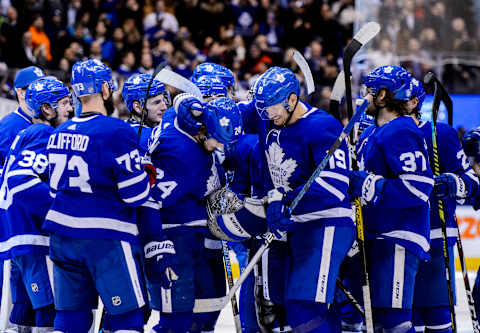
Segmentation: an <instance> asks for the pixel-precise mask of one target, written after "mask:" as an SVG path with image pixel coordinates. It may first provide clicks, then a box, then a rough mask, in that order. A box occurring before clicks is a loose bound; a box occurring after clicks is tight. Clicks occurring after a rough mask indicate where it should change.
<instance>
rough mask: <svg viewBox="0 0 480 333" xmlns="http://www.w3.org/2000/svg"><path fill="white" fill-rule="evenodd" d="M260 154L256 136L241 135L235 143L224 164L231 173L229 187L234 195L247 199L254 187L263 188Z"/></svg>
mask: <svg viewBox="0 0 480 333" xmlns="http://www.w3.org/2000/svg"><path fill="white" fill-rule="evenodd" d="M261 154H262V152H261V151H260V147H259V144H258V135H257V134H245V135H242V136H241V137H240V138H239V139H238V141H237V142H236V143H235V149H234V150H233V152H232V154H231V156H229V158H228V159H227V160H226V161H225V162H224V166H225V168H226V169H228V170H229V171H231V172H232V173H233V176H232V177H231V178H232V179H230V182H229V187H230V188H231V189H232V190H233V191H234V192H235V193H238V194H240V195H242V196H248V197H249V196H251V195H252V194H253V192H254V190H253V188H254V187H255V188H263V187H264V179H263V178H264V177H263V175H264V173H262V171H261V170H262V169H261V168H262V162H261ZM264 195H266V193H265V194H263V195H262V196H264Z"/></svg>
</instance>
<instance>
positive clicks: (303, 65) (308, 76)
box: [292, 50, 315, 95]
mask: <svg viewBox="0 0 480 333" xmlns="http://www.w3.org/2000/svg"><path fill="white" fill-rule="evenodd" d="M292 57H293V60H295V62H296V63H297V65H298V67H300V70H301V71H302V74H303V76H304V77H305V83H306V84H307V93H308V94H309V95H310V94H311V93H313V92H314V91H315V83H314V82H313V75H312V71H311V70H310V66H308V63H307V61H306V60H305V58H304V57H303V55H302V54H301V53H300V52H298V51H297V50H293V55H292Z"/></svg>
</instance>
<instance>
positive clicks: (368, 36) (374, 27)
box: [353, 22, 381, 46]
mask: <svg viewBox="0 0 480 333" xmlns="http://www.w3.org/2000/svg"><path fill="white" fill-rule="evenodd" d="M380 29H381V28H380V24H378V23H377V22H368V23H367V24H365V25H364V26H363V27H362V28H361V29H360V30H359V31H358V32H357V33H356V34H355V36H353V39H355V40H356V41H358V42H359V43H360V44H362V46H363V45H365V44H366V43H368V42H369V41H371V40H372V39H373V38H374V37H375V36H376V35H377V34H378V33H379V32H380Z"/></svg>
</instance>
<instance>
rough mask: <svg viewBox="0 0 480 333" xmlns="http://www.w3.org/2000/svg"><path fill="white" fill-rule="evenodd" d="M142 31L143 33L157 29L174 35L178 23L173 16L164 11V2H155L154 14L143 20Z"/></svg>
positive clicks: (160, 0) (161, 0) (159, 0)
mask: <svg viewBox="0 0 480 333" xmlns="http://www.w3.org/2000/svg"><path fill="white" fill-rule="evenodd" d="M143 29H144V31H145V32H148V31H149V30H150V29H159V30H162V31H164V32H167V33H171V34H174V35H175V34H176V33H177V31H178V21H177V19H176V18H175V16H174V15H172V14H171V13H168V12H166V11H165V1H164V0H157V1H156V2H155V12H153V13H150V14H148V15H147V16H146V17H145V19H144V20H143Z"/></svg>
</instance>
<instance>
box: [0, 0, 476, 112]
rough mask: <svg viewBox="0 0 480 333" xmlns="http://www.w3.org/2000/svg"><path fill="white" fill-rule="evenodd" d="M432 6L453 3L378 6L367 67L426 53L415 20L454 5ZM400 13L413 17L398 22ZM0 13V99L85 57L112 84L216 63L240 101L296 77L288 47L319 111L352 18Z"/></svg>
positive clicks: (273, 5) (296, 10)
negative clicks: (109, 73) (312, 87)
mask: <svg viewBox="0 0 480 333" xmlns="http://www.w3.org/2000/svg"><path fill="white" fill-rule="evenodd" d="M357 1H358V0H357ZM364 1H365V0H364ZM466 1H471V0H466ZM404 2H405V4H404V6H403V7H399V3H404ZM437 2H442V3H443V2H446V3H451V4H454V3H455V2H456V1H454V0H441V1H433V0H432V1H431V0H415V1H414V0H405V1H403V0H402V1H396V0H384V1H382V5H381V8H380V10H381V13H379V17H380V18H381V20H382V21H381V22H379V23H381V24H382V25H383V26H384V29H383V31H384V33H383V34H382V37H381V38H380V39H377V40H378V42H377V45H378V46H377V47H376V49H375V52H377V53H373V54H372V56H373V57H374V59H373V60H372V62H373V63H374V65H375V66H376V65H378V64H377V62H378V60H381V61H387V60H389V58H388V55H389V53H392V52H397V51H398V50H399V49H402V48H407V49H408V50H412V51H416V50H415V47H420V48H421V52H424V51H425V52H429V50H430V49H429V46H428V45H429V44H428V43H427V44H428V45H425V48H424V45H423V44H425V43H426V41H428V40H429V38H430V39H431V38H432V36H431V35H432V29H431V27H427V26H422V24H421V19H420V18H421V17H427V15H436V14H439V15H440V16H439V17H437V19H438V20H447V19H449V18H452V17H454V16H455V15H457V14H456V12H454V11H452V10H451V9H452V8H456V9H457V10H460V9H459V8H460V7H463V6H453V7H452V8H450V7H451V6H445V5H444V6H443V11H442V9H441V8H440V7H439V5H438V4H436V6H432V4H435V3H437ZM412 4H413V7H411V6H412ZM422 6H423V7H422ZM405 8H406V9H405ZM421 8H423V11H422V9H421ZM401 10H404V11H405V13H406V14H408V13H413V14H411V15H410V14H409V15H405V17H403V15H399V14H398V13H399V12H400V11H401ZM408 10H411V12H408ZM407 12H408V13H407ZM442 13H443V14H442ZM0 14H1V16H0V77H1V78H0V80H1V81H0V82H1V89H0V96H2V97H12V95H11V92H10V85H11V77H13V75H14V73H12V71H13V69H15V68H21V67H25V66H29V65H32V64H35V65H37V66H40V67H42V68H44V69H46V70H47V71H50V72H51V73H53V74H55V75H56V76H57V77H58V78H60V79H62V80H65V81H67V82H68V80H69V73H70V70H71V67H72V65H73V64H74V63H75V62H76V61H77V60H80V59H83V58H86V57H93V58H97V59H101V60H102V61H104V62H105V63H107V64H109V65H110V66H111V67H112V68H113V70H114V71H115V72H116V73H117V75H118V78H119V81H120V83H121V82H122V80H124V79H125V78H126V77H128V76H129V75H131V74H133V73H139V72H140V73H151V72H153V70H154V68H155V66H156V65H157V64H159V63H161V62H162V61H165V60H166V61H168V64H169V66H170V67H171V68H172V69H173V70H174V71H176V72H177V73H180V74H181V75H184V76H185V77H190V75H191V73H192V70H193V68H194V67H195V66H196V65H197V64H198V63H200V62H204V61H212V62H217V63H219V64H223V65H225V66H227V67H228V68H230V69H232V71H233V72H234V74H235V75H236V77H237V81H238V92H239V94H240V95H243V94H246V91H247V90H248V87H249V85H250V84H251V83H252V80H253V79H255V78H256V77H257V76H258V75H259V74H261V73H263V72H264V71H265V70H266V69H267V68H268V67H270V66H273V65H281V66H289V67H291V68H292V69H295V64H294V63H293V62H292V61H291V59H290V57H289V52H288V49H289V48H296V49H298V50H300V51H301V52H303V54H304V55H305V57H306V59H307V60H308V62H309V65H310V67H311V69H312V72H313V77H314V80H315V83H316V85H317V91H316V93H315V95H314V96H313V101H312V102H314V103H316V104H317V105H319V106H325V105H326V103H327V102H328V98H329V94H330V87H331V85H332V84H333V82H334V80H335V78H336V76H337V74H338V72H339V66H340V65H341V61H340V59H341V56H342V50H343V48H344V47H345V45H346V44H347V43H348V41H349V39H350V38H351V36H352V33H353V23H354V22H355V19H356V12H355V4H354V0H323V1H322V0H223V1H222V0H182V1H174V0H2V1H0ZM412 15H413V16H414V17H413V18H412ZM442 15H443V16H442ZM462 15H463V14H461V13H458V16H460V17H464V16H462ZM437 16H438V15H437ZM430 21H431V22H436V21H435V20H433V19H432V20H429V22H430ZM447 22H450V21H448V20H447ZM437 23H438V22H437ZM470 23H472V22H465V21H463V23H462V22H460V23H459V22H455V20H452V21H451V31H452V33H449V36H450V37H451V41H449V42H451V43H453V45H454V48H462V50H463V49H464V48H465V49H468V48H470V47H474V46H471V45H470V44H469V43H475V42H473V41H471V40H475V39H474V38H473V37H474V34H475V32H474V31H470V30H471V29H470V28H469V27H470V25H469V24H470ZM438 24H441V25H442V26H443V25H445V23H438ZM396 29H397V30H398V29H400V30H401V31H407V32H408V33H409V34H410V35H408V36H407V35H406V37H405V38H407V42H405V41H401V39H400V38H397V35H398V34H399V33H398V31H397V30H396ZM457 30H458V31H457ZM436 32H438V30H436V29H433V35H435V33H436ZM454 32H458V34H454ZM457 35H458V36H457ZM413 36H416V43H417V44H418V45H417V46H415V39H414V38H413ZM467 36H468V40H466V38H467ZM434 37H435V38H437V40H436V41H437V42H438V41H443V38H442V39H441V38H440V37H441V36H440V35H436V36H434ZM470 37H472V38H470ZM392 41H394V42H395V47H393V43H394V42H392ZM431 42H432V43H434V42H435V40H434V41H431ZM419 52H420V51H419ZM405 65H406V66H407V67H409V68H410V69H411V70H412V71H413V73H414V74H421V73H423V72H424V71H425V69H428V65H425V64H423V63H421V64H420V67H421V68H420V67H419V68H420V70H419V69H418V68H417V67H418V66H417V67H416V66H415V63H414V62H405ZM461 69H462V70H461V71H460V72H461V75H466V74H465V71H463V68H461ZM478 69H479V68H476V69H475V70H474V71H471V72H472V73H473V74H471V75H477V72H478ZM466 73H470V72H469V71H466Z"/></svg>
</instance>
